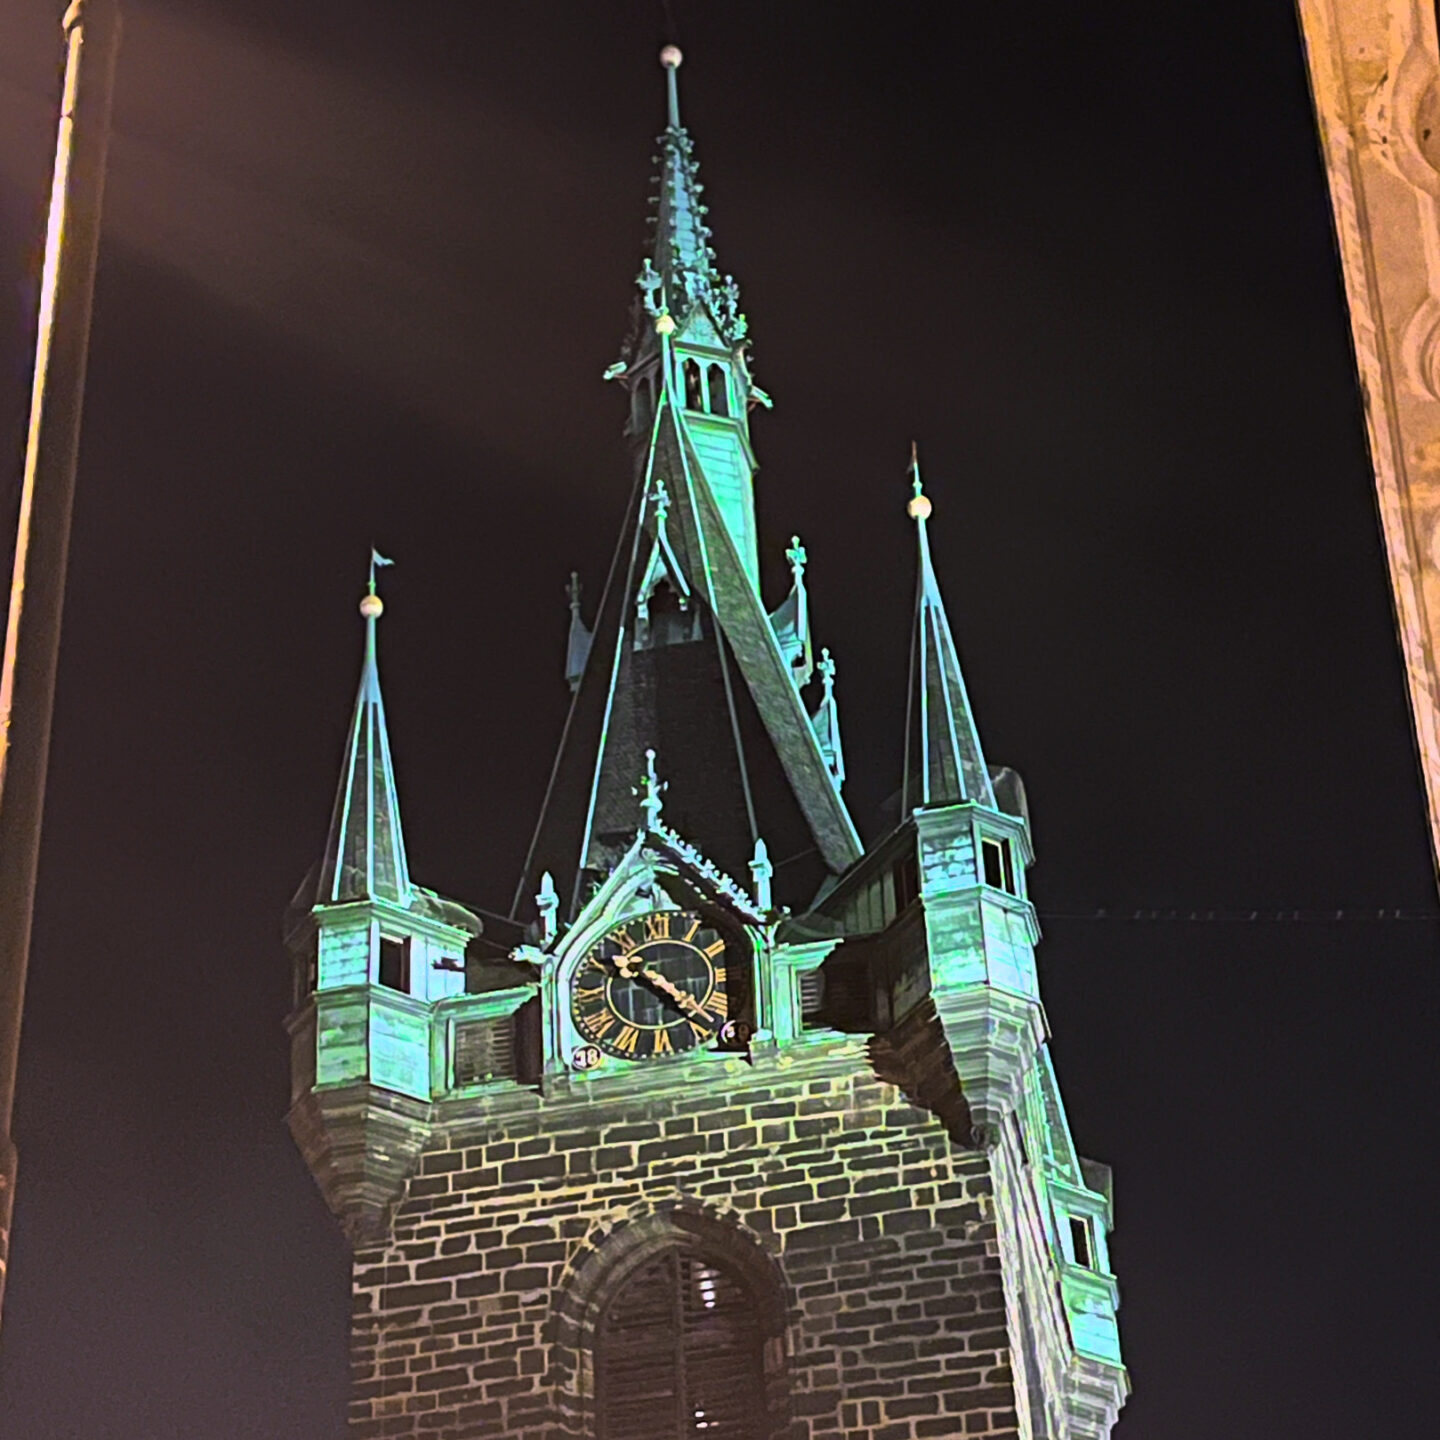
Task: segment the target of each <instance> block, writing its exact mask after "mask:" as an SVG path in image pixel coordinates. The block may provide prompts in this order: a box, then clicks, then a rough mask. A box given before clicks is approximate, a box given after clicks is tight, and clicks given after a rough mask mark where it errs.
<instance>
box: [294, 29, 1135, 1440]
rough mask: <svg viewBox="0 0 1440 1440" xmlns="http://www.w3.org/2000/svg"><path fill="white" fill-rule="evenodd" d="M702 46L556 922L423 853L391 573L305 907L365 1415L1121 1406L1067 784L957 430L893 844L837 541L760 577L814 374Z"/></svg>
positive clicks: (306, 1045)
mask: <svg viewBox="0 0 1440 1440" xmlns="http://www.w3.org/2000/svg"><path fill="white" fill-rule="evenodd" d="M662 63H664V65H665V73H666V81H667V86H668V112H669V113H668V124H667V126H666V129H665V131H664V133H663V134H662V136H661V137H660V140H659V154H658V157H657V176H656V195H655V200H654V204H655V212H654V219H653V222H652V223H653V234H652V236H651V243H650V245H649V248H648V253H647V254H646V256H645V258H644V260H643V262H642V265H641V268H640V272H639V275H638V276H637V280H636V295H635V301H634V304H633V307H632V316H631V326H630V331H629V335H628V337H627V339H626V341H625V343H624V346H623V347H622V351H621V355H620V358H619V359H618V360H617V361H616V363H615V364H614V365H612V366H611V367H610V369H609V371H607V373H606V379H607V380H610V381H612V382H614V383H615V384H617V385H618V386H619V387H620V388H621V389H622V390H623V392H624V393H625V395H626V398H627V412H628V420H627V424H626V430H625V434H626V438H627V440H628V442H629V446H630V450H631V454H632V458H633V467H634V474H633V486H632V490H631V496H630V501H629V505H628V509H627V510H626V513H625V514H624V517H623V520H622V525H621V534H620V543H619V548H618V551H617V557H618V558H617V564H616V566H615V569H614V572H613V576H612V579H611V581H610V583H609V585H608V586H607V588H606V590H605V592H604V594H603V595H602V596H601V598H600V603H599V606H598V609H597V610H596V612H595V613H594V614H593V616H591V617H590V618H589V619H588V620H587V618H586V614H585V607H584V605H583V603H582V597H581V592H580V589H579V586H578V584H572V590H571V629H570V637H569V644H568V647H567V653H566V656H565V657H564V660H565V663H564V667H563V668H564V671H565V679H567V680H568V681H569V684H570V691H571V695H570V714H569V717H568V721H567V723H566V725H565V732H564V733H565V738H564V741H563V742H562V747H561V751H560V754H559V757H558V759H557V763H556V768H555V774H554V780H553V783H552V785H551V788H550V793H549V795H548V796H547V799H546V802H545V806H544V810H543V813H542V815H541V817H540V820H539V823H538V824H537V826H536V828H535V831H534V835H533V840H532V843H531V845H530V850H529V855H528V858H527V862H526V869H525V874H524V876H523V878H522V880H521V884H520V887H519V890H518V892H517V895H516V904H515V910H514V916H515V919H514V923H513V924H512V925H508V926H507V925H506V924H505V923H503V922H495V921H489V922H487V926H488V928H487V929H486V931H485V933H484V934H483V935H482V926H481V922H480V920H479V919H478V918H477V917H476V916H475V915H474V914H472V913H471V912H470V911H469V910H467V909H466V908H465V907H464V906H462V905H460V904H458V903H456V902H454V901H450V900H446V899H443V898H441V897H440V896H438V895H436V894H435V893H434V892H432V891H429V890H425V889H423V888H421V887H420V886H418V885H416V884H415V883H414V882H413V881H412V880H411V878H410V874H409V867H408V863H407V860H406V853H405V845H404V839H403V831H402V828H401V823H400V807H399V798H398V796H397V793H396V788H395V781H394V773H393V768H392V765H391V758H390V740H389V737H388V734H387V731H386V725H385V713H384V707H383V703H382V701H381V695H380V682H379V670H378V661H377V652H376V643H377V628H378V623H379V618H380V613H381V606H380V603H379V598H378V596H376V594H375V586H374V580H373V571H372V581H371V588H370V593H369V594H368V595H367V596H366V597H365V599H364V601H363V602H362V606H361V610H362V615H363V617H364V625H365V648H364V661H363V667H362V674H361V681H360V690H359V694H358V696H357V699H356V706H355V717H354V722H353V724H352V727H351V730H350V734H349V740H348V744H347V749H346V755H345V759H344V764H343V767H342V774H341V780H340V785H339V788H338V792H337V796H336V802H335V809H334V814H333V818H332V821H331V827H330V832H329V836H328V839H327V842H326V846H325V850H324V853H323V855H322V857H321V860H320V862H319V864H318V865H317V867H316V869H315V871H314V872H312V875H311V876H310V877H309V878H308V879H307V881H306V883H305V885H304V886H303V887H302V889H301V892H300V893H299V894H298V895H297V897H296V901H295V903H294V904H293V905H292V907H291V911H290V914H289V920H288V927H287V930H288V940H289V944H290V948H291V952H292V955H293V957H294V962H295V977H296V997H295V998H296V1003H295V1008H294V1011H293V1013H292V1015H291V1017H290V1021H289V1028H290V1033H291V1036H292V1041H293V1085H292V1101H293V1104H292V1109H291V1114H290V1121H291V1127H292V1130H293V1132H294V1134H295V1137H296V1140H297V1142H298V1143H299V1145H300V1147H301V1149H302V1151H303V1152H304V1154H305V1157H306V1159H307V1161H308V1163H309V1164H310V1166H311V1168H312V1169H313V1171H314V1173H315V1175H316V1178H317V1180H318V1181H319V1183H320V1186H321V1188H322V1190H323V1192H324V1194H325V1197H326V1199H327V1201H328V1202H329V1204H330V1205H331V1208H332V1209H333V1210H334V1212H335V1214H336V1216H337V1217H338V1218H339V1220H340V1222H341V1224H342V1225H343V1226H344V1228H345V1230H346V1233H347V1235H348V1236H349V1238H350V1240H351V1242H352V1244H353V1245H354V1248H355V1261H354V1298H355V1307H354V1316H355V1318H354V1332H353V1359H354V1374H355V1385H354V1398H353V1401H352V1430H353V1433H354V1434H355V1435H356V1436H357V1437H362V1436H422V1435H423V1436H438V1437H442V1440H444V1437H450V1440H469V1437H479V1436H506V1437H522V1440H560V1437H572V1436H573V1437H591V1440H669V1437H676V1436H694V1435H701V1434H703V1435H707V1436H718V1437H725V1440H730V1437H734V1440H742V1437H743V1440H774V1437H782V1436H783V1437H787V1440H790V1437H793V1440H821V1437H837V1440H838V1437H841V1436H845V1437H866V1440H872V1437H873V1440H882V1437H883V1440H920V1437H925V1436H962V1435H963V1436H967V1437H995V1440H998V1437H1022V1436H1023V1437H1033V1440H1070V1437H1074V1440H1082V1437H1083V1440H1092V1437H1102V1436H1106V1435H1108V1434H1109V1432H1110V1430H1111V1428H1112V1426H1113V1424H1114V1422H1115V1419H1116V1416H1117V1414H1118V1412H1119V1409H1120V1406H1121V1404H1122V1403H1123V1401H1124V1397H1125V1394H1126V1392H1127V1381H1126V1377H1125V1371H1124V1368H1123V1365H1122V1362H1121V1357H1120V1349H1119V1340H1118V1332H1117V1329H1116V1319H1115V1312H1116V1306H1117V1303H1118V1298H1117V1291H1116V1286H1115V1280H1114V1278H1113V1276H1112V1274H1111V1272H1110V1265H1109V1253H1108V1244H1107V1236H1108V1232H1109V1229H1110V1222H1111V1195H1110V1176H1109V1171H1108V1170H1107V1168H1106V1167H1105V1166H1103V1165H1100V1164H1097V1163H1095V1162H1093V1161H1089V1160H1083V1159H1081V1158H1080V1157H1079V1156H1078V1154H1077V1152H1076V1150H1075V1146H1074V1142H1073V1140H1072V1138H1071V1135H1070V1130H1069V1126H1068V1124H1067V1122H1066V1118H1065V1112H1064V1107H1063V1105H1062V1103H1061V1099H1060V1092H1059V1087H1058V1084H1057V1081H1056V1077H1055V1071H1054V1067H1053V1065H1052V1062H1051V1058H1050V1052H1049V1046H1048V1030H1047V1026H1046V1021H1045V1014H1044V1009H1043V1007H1042V1005H1041V1001H1040V996H1039V988H1038V984H1037V978H1036V968H1035V955H1034V947H1035V944H1036V942H1037V940H1038V938H1039V927H1038V924H1037V921H1036V917H1035V911H1034V908H1033V906H1032V904H1031V902H1030V899H1029V897H1028V893H1027V887H1026V872H1027V869H1028V867H1029V864H1030V862H1031V859H1032V850H1031V843H1030V832H1029V824H1028V818H1027V811H1026V804H1025V795H1024V790H1023V787H1022V786H1021V784H1020V781H1019V779H1018V777H1017V776H1016V775H1015V774H1014V773H1013V772H1011V771H1009V770H1007V769H1004V768H996V767H992V766H990V765H989V764H988V763H987V761H986V759H985V756H984V752H983V750H982V747H981V741H980V735H979V730H978V727H977V725H976V721H975V718H974V714H973V711H972V708H971V704H970V700H969V697H968V695H967V693H966V689H965V684H964V680H963V677H962V674H961V670H960V663H959V658H958V653H957V650H956V646H955V642H954V638H953V635H952V632H951V629H950V624H949V620H948V618H947V616H946V612H945V607H944V604H943V601H942V599H941V594H940V589H939V585H938V583H937V580H936V576H935V571H934V568H933V564H932V560H931V551H930V540H931V537H930V534H929V529H930V526H931V525H932V524H933V523H940V522H938V521H933V520H932V518H931V517H932V510H931V502H930V499H929V497H928V496H927V495H926V493H925V492H924V490H923V487H922V483H921V476H920V470H919V465H918V462H915V463H912V468H911V477H910V478H911V490H910V493H909V495H908V502H909V503H908V512H909V521H908V522H906V521H902V520H900V519H899V517H898V515H897V522H896V523H910V524H912V525H913V526H914V529H915V532H916V543H917V584H916V609H915V620H914V631H913V634H912V637H911V681H910V695H909V702H908V709H907V714H908V721H907V733H906V735H905V737H904V772H903V776H902V789H901V793H900V814H899V817H898V823H896V824H895V825H894V827H893V828H892V829H891V830H890V831H889V833H887V834H885V835H882V836H880V837H878V838H877V839H875V840H874V841H873V843H871V844H870V845H869V846H868V848H867V847H866V846H865V845H864V844H862V841H861V839H860V837H859V835H858V834H857V831H856V829H855V826H854V824H853V822H852V821H851V818H850V815H849V812H848V810H847V808H846V805H845V800H844V796H843V788H844V779H845V756H844V750H843V743H842V738H841V727H840V710H839V702H838V696H839V693H840V692H839V690H838V688H837V667H836V663H835V661H834V659H833V658H832V657H831V655H830V652H829V650H828V649H826V648H824V647H816V646H814V645H813V644H812V638H811V615H810V607H809V601H808V597H807V594H806V587H805V571H806V565H807V563H808V557H807V555H806V553H805V550H804V547H803V546H802V545H801V544H800V542H799V540H798V539H794V538H790V539H789V548H788V550H787V551H786V555H787V558H788V560H789V563H790V569H791V575H792V585H791V589H790V592H789V594H788V595H787V596H786V597H785V598H784V599H783V600H782V601H781V603H780V604H779V605H778V606H777V607H776V608H774V609H770V608H767V605H766V603H765V600H764V598H763V597H762V594H761V589H760V580H759V562H758V555H759V553H760V551H759V547H760V545H761V544H762V543H771V542H769V541H768V540H766V539H765V538H764V537H761V536H759V535H758V533H757V528H756V521H755V507H754V485H755V470H756V465H755V458H754V452H753V449H752V445H751V434H750V417H751V415H752V414H753V413H754V412H755V411H756V410H757V408H761V409H763V408H768V406H769V403H770V402H769V399H768V397H767V396H766V395H765V393H764V391H763V390H761V389H760V388H759V386H758V385H757V383H756V381H755V378H754V376H753V375H752V373H751V369H750V364H749V359H748V351H747V331H748V327H747V322H746V319H745V316H744V315H743V314H742V313H741V310H740V302H739V293H738V290H737V287H736V285H735V282H734V281H733V280H732V279H731V278H730V277H728V276H724V275H722V274H721V273H720V272H719V270H718V269H717V267H716V263H715V253H714V251H713V249H712V248H711V245H710V232H709V229H708V228H707V226H706V224H705V213H706V212H705V207H704V205H703V204H702V203H701V187H700V185H699V182H698V179H697V172H696V164H695V159H694V154H693V151H692V146H691V141H690V137H689V135H688V133H687V132H686V130H685V129H684V128H683V127H682V125H681V123H680V113H679V97H678V91H677V86H676V79H677V76H676V68H677V66H678V64H679V55H678V52H675V51H667V52H665V54H664V56H663V57H662ZM900 498H906V497H904V496H903V492H902V496H901V497H900ZM877 503H878V504H880V505H881V506H882V507H888V506H889V505H890V503H891V502H890V501H888V500H885V499H884V498H883V495H882V497H881V499H880V500H879V501H878V502H877ZM898 503H899V502H898V499H897V503H896V508H897V510H898ZM787 538H788V537H787ZM898 640H899V637H897V642H898ZM558 668H559V667H558V666H557V669H558ZM557 696H558V697H562V698H563V696H564V687H563V686H562V685H561V684H560V677H559V676H558V675H557ZM399 738H400V740H401V742H402V743H405V742H406V741H408V742H410V743H421V742H422V737H399ZM900 741H901V737H899V736H897V737H896V748H897V752H898V751H899V749H900Z"/></svg>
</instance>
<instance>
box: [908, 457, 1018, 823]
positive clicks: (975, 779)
mask: <svg viewBox="0 0 1440 1440" xmlns="http://www.w3.org/2000/svg"><path fill="white" fill-rule="evenodd" d="M910 469H911V473H912V476H913V488H914V494H913V495H912V496H911V499H910V503H909V505H908V506H907V507H906V511H907V513H908V514H909V516H910V518H911V519H912V520H914V522H915V533H916V538H917V540H918V542H919V548H920V564H919V575H918V578H917V583H916V588H915V631H914V634H913V636H912V638H911V642H910V695H909V699H908V702H907V705H906V730H905V776H904V791H903V798H904V813H905V814H907V815H908V814H909V813H910V811H912V810H914V809H915V808H917V807H918V806H922V805H947V804H955V803H957V802H959V801H964V800H974V801H977V802H979V803H980V804H982V805H989V806H992V807H993V806H994V804H995V792H994V790H993V788H992V786H991V784H990V773H989V771H988V770H987V768H986V765H985V755H984V752H983V751H982V750H981V749H980V733H979V731H978V730H977V729H976V727H975V717H974V715H973V714H972V713H971V710H970V698H969V696H968V695H967V694H966V693H965V680H964V677H963V676H962V675H961V673H960V656H959V653H958V652H957V651H956V649H955V637H954V636H953V635H952V634H951V633H950V621H949V619H948V618H947V617H946V614H945V602H944V601H943V600H942V599H941V598H940V585H939V582H938V581H937V580H936V579H935V567H934V565H933V563H932V562H931V559H930V537H929V534H928V533H927V529H926V527H927V525H928V523H929V520H930V515H931V513H932V509H933V507H932V505H931V503H930V497H929V496H928V495H926V494H925V491H924V488H923V487H922V485H921V483H920V460H919V457H918V455H917V454H916V453H915V450H914V447H913V446H912V447H911V455H910Z"/></svg>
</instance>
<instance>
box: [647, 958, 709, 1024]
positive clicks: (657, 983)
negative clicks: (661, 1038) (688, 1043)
mask: <svg viewBox="0 0 1440 1440" xmlns="http://www.w3.org/2000/svg"><path fill="white" fill-rule="evenodd" d="M640 975H641V977H642V978H643V979H646V980H649V981H650V983H651V984H652V985H654V987H655V988H656V989H657V990H659V991H661V992H662V993H663V994H666V995H668V996H669V997H670V998H671V999H672V1000H673V1001H674V1002H675V1003H676V1004H677V1005H678V1006H679V1007H680V1008H681V1009H682V1010H683V1011H685V1013H686V1014H688V1015H694V1016H696V1017H697V1018H698V1019H701V1020H705V1021H709V1020H711V1019H713V1018H714V1017H713V1016H712V1015H711V1014H710V1012H709V1011H708V1010H707V1009H706V1008H705V1007H704V1006H703V1005H702V1004H701V1003H700V1002H699V1001H698V1000H697V999H696V998H695V997H694V996H693V995H692V994H691V993H690V992H689V991H688V990H682V989H681V988H680V987H679V986H678V985H676V984H675V983H674V981H672V980H670V979H669V978H668V977H666V976H664V975H657V974H656V973H655V971H653V970H645V969H642V970H641V971H640Z"/></svg>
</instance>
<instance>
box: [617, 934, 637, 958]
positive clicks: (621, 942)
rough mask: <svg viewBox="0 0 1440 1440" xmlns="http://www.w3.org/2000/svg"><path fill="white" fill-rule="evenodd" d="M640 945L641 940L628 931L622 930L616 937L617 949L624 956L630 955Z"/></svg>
mask: <svg viewBox="0 0 1440 1440" xmlns="http://www.w3.org/2000/svg"><path fill="white" fill-rule="evenodd" d="M639 944H640V940H639V938H638V937H637V936H634V935H632V934H631V933H630V932H629V931H628V930H621V931H620V932H619V933H618V934H617V935H616V936H615V948H616V949H617V950H619V952H620V953H621V954H622V955H628V954H629V953H630V952H631V951H632V950H634V949H635V948H636V946H638V945H639Z"/></svg>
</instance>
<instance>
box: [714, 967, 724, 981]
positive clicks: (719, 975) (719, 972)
mask: <svg viewBox="0 0 1440 1440" xmlns="http://www.w3.org/2000/svg"><path fill="white" fill-rule="evenodd" d="M724 983H725V967H724V966H723V965H717V966H716V967H715V984H716V985H717V986H719V985H723V984H724Z"/></svg>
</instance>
